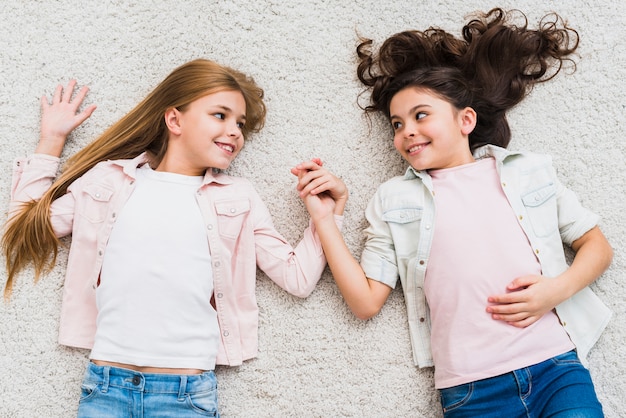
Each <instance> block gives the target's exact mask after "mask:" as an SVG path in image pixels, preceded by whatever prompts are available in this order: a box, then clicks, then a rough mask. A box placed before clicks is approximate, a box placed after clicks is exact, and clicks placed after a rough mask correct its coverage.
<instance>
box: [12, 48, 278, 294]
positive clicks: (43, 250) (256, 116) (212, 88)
mask: <svg viewBox="0 0 626 418" xmlns="http://www.w3.org/2000/svg"><path fill="white" fill-rule="evenodd" d="M225 90H231V91H239V92H241V93H242V95H243V97H244V100H245V102H246V122H245V125H244V127H243V135H244V137H247V136H248V135H249V134H250V133H251V132H258V131H259V130H260V129H261V128H262V127H263V124H264V122H265V114H266V108H265V104H264V102H263V90H262V89H261V88H260V87H259V86H257V85H256V83H255V82H254V80H253V79H252V78H250V77H248V76H246V75H245V74H243V73H241V72H239V71H236V70H233V69H232V68H229V67H225V66H222V65H219V64H217V63H215V62H212V61H209V60H205V59H197V60H194V61H190V62H188V63H186V64H183V65H181V66H180V67H178V68H176V69H175V70H174V71H172V73H170V74H169V75H168V76H167V77H166V78H165V80H163V81H162V82H161V83H160V84H159V85H158V86H157V87H156V88H155V89H154V90H153V91H152V92H151V93H150V94H149V95H148V96H147V97H146V98H145V99H144V100H143V101H141V102H140V103H139V104H138V105H137V106H136V107H135V108H134V109H133V110H131V111H130V112H129V113H128V114H126V116H124V117H123V118H122V119H120V120H119V121H118V122H117V123H115V124H114V125H113V126H111V127H110V128H109V129H107V130H106V131H105V132H104V133H103V134H102V135H100V137H98V138H97V139H96V140H95V141H93V142H92V143H90V144H89V145H87V146H86V147H85V148H83V149H82V150H81V151H79V152H78V153H76V154H75V155H73V156H72V157H70V158H69V159H68V161H67V163H66V164H65V167H64V170H63V172H62V174H61V175H60V176H59V177H58V178H57V180H56V181H55V182H54V183H53V184H52V186H51V187H50V189H48V190H47V191H46V192H45V193H44V195H43V196H42V197H41V199H39V200H36V201H35V200H34V201H30V202H26V203H24V204H23V206H22V207H21V208H20V209H19V211H18V212H17V213H16V214H15V215H14V216H12V217H11V218H10V219H9V221H8V222H7V225H6V228H5V232H4V235H3V237H2V244H1V245H2V250H3V251H4V254H5V256H6V267H7V273H8V279H7V282H6V285H5V289H4V295H5V297H7V298H8V297H9V296H10V294H11V290H12V288H13V281H14V278H15V276H16V275H17V274H18V273H19V272H20V271H21V270H22V269H24V267H26V265H27V264H29V263H31V262H32V264H33V266H34V268H35V281H37V279H38V278H39V276H40V275H41V274H42V273H43V272H48V271H50V270H51V269H52V268H53V267H54V265H55V263H56V258H57V254H58V246H59V239H58V238H57V236H56V235H55V233H54V230H53V229H52V224H51V220H50V205H51V204H52V202H53V201H54V200H55V199H57V198H59V197H61V196H62V195H64V194H65V193H66V192H67V188H68V186H69V185H70V184H71V183H72V182H74V181H75V180H76V179H78V178H79V177H81V176H82V175H83V174H85V173H86V172H87V171H88V170H90V169H91V168H92V167H94V166H95V165H96V164H98V163H99V162H101V161H106V160H115V159H129V158H134V157H136V156H138V155H139V154H141V153H143V152H145V151H147V152H148V156H149V159H150V162H151V163H152V164H153V166H156V165H158V163H159V162H160V161H161V159H162V158H163V156H164V155H165V152H166V151H167V144H168V138H169V132H168V130H167V126H166V125H165V119H164V115H165V111H166V110H167V109H170V108H173V107H174V108H177V109H179V110H184V108H185V106H187V105H188V104H189V103H191V102H193V101H194V100H196V99H198V98H200V97H203V96H205V95H207V94H212V93H216V92H219V91H225Z"/></svg>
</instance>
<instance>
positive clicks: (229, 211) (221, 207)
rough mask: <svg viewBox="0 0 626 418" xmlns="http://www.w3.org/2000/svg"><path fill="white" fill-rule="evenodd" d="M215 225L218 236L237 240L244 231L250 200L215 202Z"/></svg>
mask: <svg viewBox="0 0 626 418" xmlns="http://www.w3.org/2000/svg"><path fill="white" fill-rule="evenodd" d="M215 212H216V213H217V224H218V228H219V234H220V236H222V237H224V238H230V239H237V237H239V236H240V235H241V234H242V233H243V230H244V227H245V225H246V223H247V222H246V221H247V220H248V215H249V214H250V200H249V199H247V198H240V199H230V200H220V201H217V202H215Z"/></svg>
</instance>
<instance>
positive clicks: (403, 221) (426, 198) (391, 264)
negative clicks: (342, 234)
mask: <svg viewBox="0 0 626 418" xmlns="http://www.w3.org/2000/svg"><path fill="white" fill-rule="evenodd" d="M474 156H475V157H476V158H477V159H480V158H486V157H493V158H495V160H496V167H497V170H498V173H499V175H500V179H501V183H502V189H503V190H504V193H505V195H506V197H507V199H508V201H509V203H510V204H511V207H512V208H513V211H514V212H515V214H516V215H517V218H518V220H519V223H520V225H521V227H522V229H523V230H524V232H525V234H526V236H527V237H528V240H529V242H530V245H531V246H532V247H533V250H534V252H535V254H536V255H537V258H538V259H539V262H540V264H541V269H542V274H543V275H544V276H547V277H555V276H557V275H559V274H560V273H562V272H563V271H565V270H566V269H567V268H568V264H567V262H566V258H565V252H564V249H563V243H565V244H567V245H571V244H572V242H574V241H575V240H577V239H578V238H580V237H581V236H582V235H583V234H584V233H586V232H587V231H589V230H590V229H592V228H593V227H594V226H596V225H597V223H598V219H599V218H598V216H597V215H595V214H593V213H592V212H590V211H589V210H587V209H585V208H583V207H582V206H581V204H580V202H579V201H578V199H577V197H576V195H575V194H574V193H573V192H572V191H571V190H568V189H567V188H565V187H564V186H563V185H562V184H561V183H560V182H559V180H558V179H557V176H556V171H555V169H554V167H553V165H552V159H551V158H550V157H549V156H546V155H539V154H532V153H521V152H512V151H508V150H506V149H503V148H500V147H496V146H493V145H486V146H484V147H481V148H479V149H477V150H476V152H475V153H474ZM433 193H434V192H433V185H432V179H431V177H430V176H429V175H428V173H427V172H426V171H416V170H414V169H412V168H409V169H408V170H407V171H406V173H405V174H404V175H403V176H398V177H394V178H392V179H390V180H388V181H387V182H385V183H383V184H382V185H381V186H380V187H379V188H378V190H377V191H376V194H375V195H374V197H373V198H372V200H371V201H370V203H369V205H368V207H367V209H366V217H367V220H368V221H369V226H368V228H367V229H366V230H365V233H366V243H365V247H364V249H363V253H362V255H361V266H362V267H363V270H364V271H365V275H366V276H367V277H368V278H370V279H373V280H377V281H380V282H382V283H384V284H386V285H388V286H390V287H392V288H394V287H395V286H396V283H397V280H398V278H400V282H401V283H402V289H403V291H404V298H405V302H406V307H407V311H408V323H409V333H410V338H411V344H412V346H413V360H414V361H415V364H416V365H417V366H419V367H429V366H433V360H432V355H431V348H430V317H429V310H428V305H427V303H426V297H425V294H424V276H425V273H426V268H427V267H428V261H429V255H430V247H431V243H432V239H433V232H434V231H433V225H434V218H435V202H434V199H433ZM556 310H557V313H558V315H559V318H560V320H561V323H562V324H563V326H564V327H565V330H566V331H567V332H568V334H569V336H570V338H571V339H572V341H573V342H574V344H575V345H576V348H577V350H578V354H579V356H580V358H581V360H582V361H585V359H586V356H587V354H588V352H589V350H590V349H591V347H592V346H593V345H594V344H595V342H596V341H597V340H598V338H599V337H600V334H601V333H602V331H603V330H604V328H605V327H606V325H607V323H608V321H609V319H610V317H611V312H610V311H609V309H608V308H607V307H606V306H605V305H604V304H603V303H602V302H601V301H600V299H599V298H598V297H597V296H596V295H595V294H594V293H593V292H592V291H591V289H589V288H588V287H587V288H585V289H583V290H582V291H580V292H578V293H577V294H576V295H574V296H573V297H572V298H570V299H568V300H566V301H565V302H563V303H562V304H560V305H559V306H557V308H556Z"/></svg>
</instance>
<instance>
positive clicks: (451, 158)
mask: <svg viewBox="0 0 626 418" xmlns="http://www.w3.org/2000/svg"><path fill="white" fill-rule="evenodd" d="M389 114H390V117H389V119H390V121H391V126H392V128H393V131H394V137H393V143H394V146H395V147H396V149H397V150H398V152H399V153H400V155H402V157H403V158H404V159H405V160H407V161H408V163H409V164H411V166H412V167H413V168H414V169H416V170H430V169H440V168H450V167H455V166H458V165H462V164H467V163H470V162H472V161H474V158H473V156H472V153H471V151H470V148H469V138H468V135H469V134H470V132H472V130H473V129H474V127H475V126H476V112H474V110H473V109H472V108H469V107H467V108H465V109H461V110H458V109H456V108H455V107H454V106H452V105H451V104H450V103H449V102H447V101H445V100H443V99H442V98H441V97H439V96H437V95H435V94H433V93H432V92H430V91H429V90H426V89H421V88H419V87H415V86H410V87H406V88H404V89H402V90H400V91H399V92H398V93H396V94H395V96H393V98H392V99H391V102H390V104H389Z"/></svg>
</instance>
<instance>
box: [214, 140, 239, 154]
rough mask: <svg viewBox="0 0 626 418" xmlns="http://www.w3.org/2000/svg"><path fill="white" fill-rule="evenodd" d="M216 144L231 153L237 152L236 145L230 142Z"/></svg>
mask: <svg viewBox="0 0 626 418" xmlns="http://www.w3.org/2000/svg"><path fill="white" fill-rule="evenodd" d="M215 145H217V146H218V147H220V148H221V149H223V150H224V151H227V152H229V153H231V154H232V153H233V152H235V146H234V145H230V144H225V143H223V142H216V143H215Z"/></svg>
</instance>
